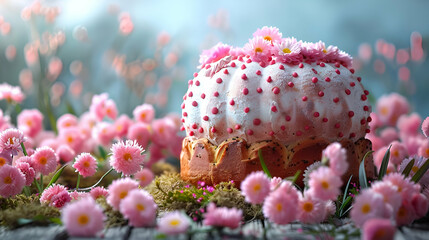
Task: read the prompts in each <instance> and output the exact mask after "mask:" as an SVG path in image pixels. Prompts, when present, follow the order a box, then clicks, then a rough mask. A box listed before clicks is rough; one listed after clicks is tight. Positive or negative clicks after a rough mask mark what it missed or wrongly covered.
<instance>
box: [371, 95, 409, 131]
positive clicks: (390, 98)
mask: <svg viewBox="0 0 429 240" xmlns="http://www.w3.org/2000/svg"><path fill="white" fill-rule="evenodd" d="M409 110H410V105H409V103H408V101H407V99H406V98H404V97H403V96H401V95H399V94H397V93H391V94H389V95H383V96H381V97H380V98H379V99H378V100H377V113H378V116H379V119H380V121H381V123H382V124H386V125H390V126H395V125H396V122H397V121H398V119H399V117H400V116H401V115H403V114H407V113H408V112H409Z"/></svg>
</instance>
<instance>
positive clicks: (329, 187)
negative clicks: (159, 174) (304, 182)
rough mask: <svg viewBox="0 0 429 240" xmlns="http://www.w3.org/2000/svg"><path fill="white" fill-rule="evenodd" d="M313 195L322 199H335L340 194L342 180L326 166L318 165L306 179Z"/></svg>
mask: <svg viewBox="0 0 429 240" xmlns="http://www.w3.org/2000/svg"><path fill="white" fill-rule="evenodd" d="M308 184H309V186H310V191H312V194H314V195H313V196H314V197H316V198H320V199H322V200H335V199H337V197H338V195H339V194H340V188H341V185H342V184H343V182H342V181H341V178H340V177H339V176H337V175H336V174H335V173H334V172H333V171H332V170H331V169H330V168H328V167H319V168H318V169H317V170H315V171H313V172H312V173H311V174H310V180H309V181H308Z"/></svg>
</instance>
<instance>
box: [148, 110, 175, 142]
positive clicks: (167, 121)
mask: <svg viewBox="0 0 429 240" xmlns="http://www.w3.org/2000/svg"><path fill="white" fill-rule="evenodd" d="M152 130H153V132H152V141H153V142H154V143H156V144H158V145H159V146H162V147H167V146H168V144H169V141H166V139H174V137H175V136H176V133H177V129H176V125H175V123H174V121H173V120H172V119H171V118H169V117H165V118H161V119H157V120H155V121H153V122H152Z"/></svg>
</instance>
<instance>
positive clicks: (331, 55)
mask: <svg viewBox="0 0 429 240" xmlns="http://www.w3.org/2000/svg"><path fill="white" fill-rule="evenodd" d="M322 52H323V53H325V55H324V57H323V61H325V62H328V63H334V62H337V60H338V58H339V56H340V49H338V47H336V46H332V45H329V46H328V47H327V48H325V49H324V50H322ZM347 66H351V65H349V64H348V65H347Z"/></svg>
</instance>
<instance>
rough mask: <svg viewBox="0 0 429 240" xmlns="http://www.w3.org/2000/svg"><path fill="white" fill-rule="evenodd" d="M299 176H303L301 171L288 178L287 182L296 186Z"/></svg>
mask: <svg viewBox="0 0 429 240" xmlns="http://www.w3.org/2000/svg"><path fill="white" fill-rule="evenodd" d="M299 175H301V170H298V171H296V173H295V175H293V176H290V177H287V178H286V180H288V181H290V182H292V184H295V182H296V180H298V178H299Z"/></svg>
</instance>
